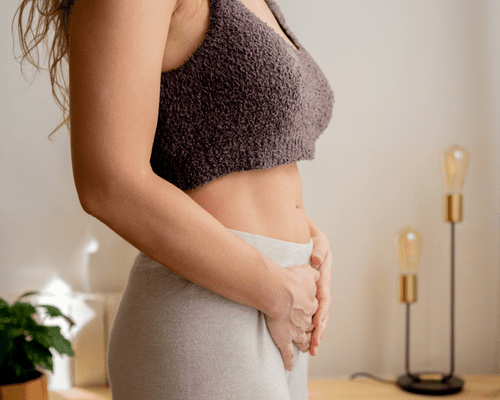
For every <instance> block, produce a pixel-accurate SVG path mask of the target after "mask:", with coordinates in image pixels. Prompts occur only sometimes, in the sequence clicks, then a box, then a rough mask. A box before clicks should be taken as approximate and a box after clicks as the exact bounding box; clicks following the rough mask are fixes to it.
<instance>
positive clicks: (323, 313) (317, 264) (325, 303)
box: [297, 216, 333, 356]
mask: <svg viewBox="0 0 500 400" xmlns="http://www.w3.org/2000/svg"><path fill="white" fill-rule="evenodd" d="M306 217H307V221H308V224H309V228H310V229H311V237H312V240H313V251H312V254H311V265H312V266H313V267H314V268H316V269H317V270H318V271H319V272H320V278H319V280H318V281H317V282H316V286H317V295H316V296H317V299H318V304H319V306H318V311H316V314H315V315H314V317H313V326H314V329H313V331H312V334H311V339H310V347H309V348H306V347H305V346H299V345H298V344H297V346H298V347H299V349H300V350H301V351H303V352H306V351H307V350H309V353H310V354H311V355H312V356H315V355H316V354H317V349H318V346H319V342H320V341H321V339H322V338H323V334H324V333H325V329H326V324H327V322H328V318H329V313H330V306H331V303H332V300H331V295H330V284H331V280H332V278H331V271H332V260H333V257H332V252H331V250H330V243H329V242H328V238H327V237H326V236H325V234H324V233H323V232H321V231H320V230H319V229H318V227H317V226H316V224H314V222H313V221H312V220H311V218H309V216H306Z"/></svg>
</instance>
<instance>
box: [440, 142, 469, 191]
mask: <svg viewBox="0 0 500 400" xmlns="http://www.w3.org/2000/svg"><path fill="white" fill-rule="evenodd" d="M468 165H469V153H468V152H467V150H466V149H465V148H464V147H462V146H459V145H457V144H454V145H453V146H451V147H449V148H448V149H447V150H446V151H445V152H444V157H443V164H442V170H443V171H442V172H443V176H444V179H445V184H446V190H447V192H448V193H459V192H461V191H462V188H463V186H464V181H465V175H466V173H467V167H468Z"/></svg>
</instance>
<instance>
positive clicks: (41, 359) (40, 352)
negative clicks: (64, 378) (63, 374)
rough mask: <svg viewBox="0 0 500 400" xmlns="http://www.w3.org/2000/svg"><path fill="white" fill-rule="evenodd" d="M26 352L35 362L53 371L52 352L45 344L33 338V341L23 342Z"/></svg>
mask: <svg viewBox="0 0 500 400" xmlns="http://www.w3.org/2000/svg"><path fill="white" fill-rule="evenodd" d="M22 346H23V349H24V352H25V353H26V357H28V359H29V360H30V361H31V362H32V363H33V364H34V365H39V366H40V367H42V368H44V369H48V370H50V371H51V372H54V370H53V364H52V353H51V352H50V350H49V349H46V348H45V347H44V346H42V345H40V344H39V343H38V342H36V341H34V340H32V341H31V342H26V341H24V342H23V343H22Z"/></svg>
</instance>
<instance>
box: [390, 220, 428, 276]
mask: <svg viewBox="0 0 500 400" xmlns="http://www.w3.org/2000/svg"><path fill="white" fill-rule="evenodd" d="M421 250H422V235H421V234H420V233H419V232H418V231H417V230H415V229H413V228H411V227H409V226H407V227H406V228H404V229H403V230H401V231H399V233H398V236H397V238H396V257H397V259H398V263H399V269H400V272H401V273H402V274H416V273H417V271H418V264H419V262H420V252H421Z"/></svg>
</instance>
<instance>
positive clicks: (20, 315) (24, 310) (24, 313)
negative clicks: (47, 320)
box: [10, 303, 36, 329]
mask: <svg viewBox="0 0 500 400" xmlns="http://www.w3.org/2000/svg"><path fill="white" fill-rule="evenodd" d="M10 310H11V313H12V314H13V317H14V318H15V319H16V320H17V325H18V326H19V327H22V328H23V329H24V327H25V326H26V319H28V318H31V316H32V315H33V314H35V313H36V308H35V307H34V306H33V305H31V304H29V303H15V304H14V305H13V306H12V307H10Z"/></svg>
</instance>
